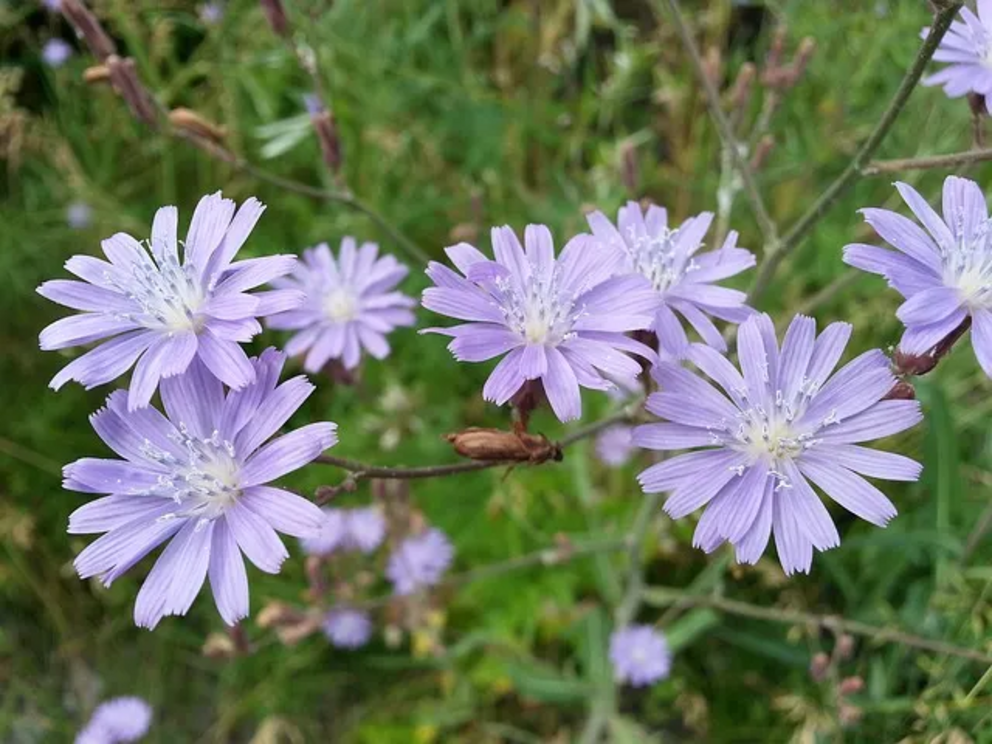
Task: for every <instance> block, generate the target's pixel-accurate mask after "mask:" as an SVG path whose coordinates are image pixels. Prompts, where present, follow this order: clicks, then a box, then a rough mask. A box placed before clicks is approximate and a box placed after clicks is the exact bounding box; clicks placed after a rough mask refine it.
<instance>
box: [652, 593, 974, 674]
mask: <svg viewBox="0 0 992 744" xmlns="http://www.w3.org/2000/svg"><path fill="white" fill-rule="evenodd" d="M642 594H643V598H644V602H645V603H646V604H649V605H651V606H653V607H666V606H670V605H677V606H679V607H682V608H686V607H709V608H710V609H712V610H716V611H717V612H725V613H727V614H729V615H737V616H738V617H749V618H753V619H755V620H768V621H769V622H773V623H782V624H785V625H808V626H813V627H816V628H823V629H825V630H829V631H832V632H834V633H838V634H840V633H848V634H850V635H859V636H864V637H866V638H871V639H872V640H874V641H877V642H878V643H895V644H897V645H901V646H910V647H912V648H918V649H920V650H922V651H929V652H931V653H935V654H946V655H948V656H956V657H958V658H961V659H968V660H969V661H975V662H978V663H981V664H992V654H987V653H985V652H983V651H979V650H977V649H971V648H964V647H962V646H956V645H954V644H953V643H947V642H946V641H938V640H936V639H933V638H924V637H923V636H918V635H913V634H912V633H907V632H906V631H903V630H900V629H898V628H884V627H878V626H876V625H869V624H868V623H862V622H859V621H857V620H847V619H846V618H843V617H840V616H838V615H817V614H814V613H812V612H800V611H797V610H782V609H778V608H775V607H760V606H758V605H753V604H750V603H748V602H739V601H737V600H733V599H725V598H723V597H716V596H713V595H708V594H690V593H688V592H686V591H684V590H681V589H672V588H669V587H650V588H648V589H645V590H644V592H643V593H642Z"/></svg>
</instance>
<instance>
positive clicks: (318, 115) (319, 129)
mask: <svg viewBox="0 0 992 744" xmlns="http://www.w3.org/2000/svg"><path fill="white" fill-rule="evenodd" d="M304 102H305V104H306V107H307V111H308V112H309V113H310V123H311V124H312V125H313V130H314V132H316V133H317V141H318V142H320V152H321V154H322V155H323V156H324V164H325V165H326V166H327V167H328V169H330V171H331V173H333V174H334V175H337V174H339V173H340V172H341V161H342V157H341V140H340V139H339V138H338V127H337V123H336V122H335V120H334V114H333V113H331V112H330V111H329V110H328V109H327V108H326V107H325V106H324V104H323V103H322V102H321V100H320V99H319V98H318V97H317V96H315V95H308V96H305V97H304Z"/></svg>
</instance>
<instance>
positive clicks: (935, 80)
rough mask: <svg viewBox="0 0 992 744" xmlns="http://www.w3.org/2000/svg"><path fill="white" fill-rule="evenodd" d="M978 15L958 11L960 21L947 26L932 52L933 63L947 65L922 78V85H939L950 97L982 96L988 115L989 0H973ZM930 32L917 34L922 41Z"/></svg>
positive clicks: (991, 94)
mask: <svg viewBox="0 0 992 744" xmlns="http://www.w3.org/2000/svg"><path fill="white" fill-rule="evenodd" d="M977 7H978V15H975V13H973V12H972V11H971V10H970V9H969V8H967V7H962V8H961V16H960V17H961V20H956V21H953V22H952V23H951V27H950V29H948V31H947V33H946V34H945V35H944V38H943V39H941V40H940V46H938V47H937V51H936V52H934V55H933V59H934V61H936V62H947V63H948V65H947V67H945V68H944V69H942V70H940V71H939V72H936V73H934V74H933V75H930V76H929V77H925V78H923V81H922V82H923V85H941V86H943V88H944V93H946V94H947V95H948V96H949V97H950V98H959V97H961V96H963V95H966V94H968V93H977V94H978V95H980V96H984V97H985V107H986V109H987V110H988V112H989V113H990V114H992V0H977ZM929 33H930V29H929V27H928V28H924V29H923V30H922V31H921V32H920V37H921V38H924V39H925V38H926V37H927V35H928V34H929Z"/></svg>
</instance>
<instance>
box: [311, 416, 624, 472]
mask: <svg viewBox="0 0 992 744" xmlns="http://www.w3.org/2000/svg"><path fill="white" fill-rule="evenodd" d="M639 404H640V401H639V400H638V401H637V402H636V404H632V405H631V406H626V407H624V409H623V410H621V411H617V412H616V413H614V414H612V415H610V416H606V417H604V418H602V419H600V420H599V421H595V422H593V423H591V424H589V425H588V426H583V427H582V428H580V429H576V430H575V431H574V432H572V433H571V434H569V435H568V436H565V437H563V438H562V439H561V441H560V442H558V446H560V447H568V446H569V445H572V444H575V443H576V442H578V441H580V440H582V439H587V438H589V437H591V436H595V435H596V434H598V433H599V432H601V431H602V430H603V429H607V428H609V427H610V426H613V425H614V424H619V423H622V422H624V421H628V420H630V419H631V418H632V416H633V413H634V411H633V410H632V409H633V408H635V406H636V405H639ZM635 410H636V409H635ZM314 462H317V463H321V464H323V465H334V466H336V467H339V468H341V469H342V470H347V471H348V472H349V473H350V474H351V478H352V480H361V479H364V478H381V479H386V480H418V479H421V478H443V477H446V476H449V475H458V474H460V473H469V472H472V471H474V470H486V469H488V468H498V467H503V466H510V465H527V464H528V463H526V462H520V461H518V460H469V461H467V462H457V463H451V464H447V465H421V466H418V467H412V468H394V467H381V466H378V465H371V464H369V463H365V462H359V461H358V460H349V459H347V458H344V457H334V456H332V455H321V456H320V457H318V458H317V459H316V460H314Z"/></svg>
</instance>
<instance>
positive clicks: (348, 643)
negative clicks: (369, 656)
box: [324, 607, 372, 648]
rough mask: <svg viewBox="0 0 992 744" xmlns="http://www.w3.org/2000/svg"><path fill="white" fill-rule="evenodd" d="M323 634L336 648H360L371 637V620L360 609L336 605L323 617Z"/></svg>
mask: <svg viewBox="0 0 992 744" xmlns="http://www.w3.org/2000/svg"><path fill="white" fill-rule="evenodd" d="M324 635H326V636H327V640H329V641H330V642H331V644H332V645H334V646H337V647H338V648H360V647H361V646H364V645H365V644H366V643H368V642H369V638H371V637H372V621H371V620H369V616H368V614H366V613H364V612H362V611H361V610H354V609H351V608H349V607H337V608H335V609H333V610H331V611H329V612H328V613H327V616H326V617H325V618H324Z"/></svg>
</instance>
